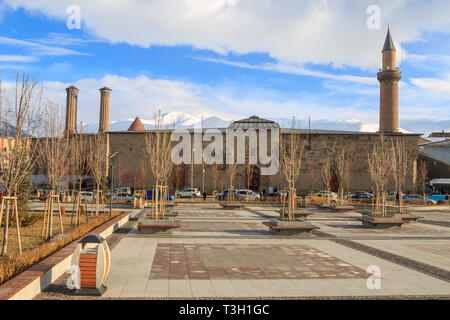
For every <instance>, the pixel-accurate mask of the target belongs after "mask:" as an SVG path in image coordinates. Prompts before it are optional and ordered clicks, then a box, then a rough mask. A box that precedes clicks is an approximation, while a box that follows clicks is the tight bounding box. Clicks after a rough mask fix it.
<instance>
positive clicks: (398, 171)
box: [391, 137, 413, 213]
mask: <svg viewBox="0 0 450 320" xmlns="http://www.w3.org/2000/svg"><path fill="white" fill-rule="evenodd" d="M391 143H392V177H393V179H394V183H395V193H396V194H397V195H398V200H399V203H398V206H399V212H400V213H403V193H402V191H403V187H404V186H405V182H406V177H407V176H408V173H409V172H410V170H411V169H412V166H413V161H412V158H413V155H412V154H411V152H408V150H407V148H406V145H405V138H404V137H398V138H397V139H395V142H394V140H393V139H391Z"/></svg>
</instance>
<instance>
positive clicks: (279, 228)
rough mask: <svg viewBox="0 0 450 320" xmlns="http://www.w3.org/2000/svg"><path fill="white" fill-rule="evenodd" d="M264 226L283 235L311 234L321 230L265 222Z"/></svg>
mask: <svg viewBox="0 0 450 320" xmlns="http://www.w3.org/2000/svg"><path fill="white" fill-rule="evenodd" d="M263 224H264V225H266V226H268V227H269V228H270V229H271V230H273V231H275V232H278V233H283V234H290V235H295V234H300V233H309V232H311V230H315V229H320V228H319V227H316V226H313V225H298V226H295V225H293V226H285V225H275V224H274V223H271V222H263Z"/></svg>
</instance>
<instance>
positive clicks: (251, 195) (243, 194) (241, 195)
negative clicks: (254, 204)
mask: <svg viewBox="0 0 450 320" xmlns="http://www.w3.org/2000/svg"><path fill="white" fill-rule="evenodd" d="M237 193H238V196H239V198H240V199H244V200H246V199H247V198H248V200H259V199H260V196H259V194H257V193H255V192H253V191H252V190H247V189H239V190H237ZM247 193H248V194H247Z"/></svg>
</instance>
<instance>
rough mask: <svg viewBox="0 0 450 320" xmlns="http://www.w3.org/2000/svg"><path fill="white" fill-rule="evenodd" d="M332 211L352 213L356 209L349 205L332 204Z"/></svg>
mask: <svg viewBox="0 0 450 320" xmlns="http://www.w3.org/2000/svg"><path fill="white" fill-rule="evenodd" d="M329 208H330V209H333V210H334V211H352V210H355V209H356V208H355V207H354V206H351V205H348V204H343V205H340V204H331V205H330V206H329Z"/></svg>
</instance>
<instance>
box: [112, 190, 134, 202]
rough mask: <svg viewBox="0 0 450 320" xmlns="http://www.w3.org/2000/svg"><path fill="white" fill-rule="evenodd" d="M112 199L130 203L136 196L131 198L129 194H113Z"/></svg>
mask: <svg viewBox="0 0 450 320" xmlns="http://www.w3.org/2000/svg"><path fill="white" fill-rule="evenodd" d="M112 199H113V200H119V201H127V202H130V201H133V200H134V196H130V195H129V194H128V193H124V192H120V193H118V194H114V193H113V196H112Z"/></svg>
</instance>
